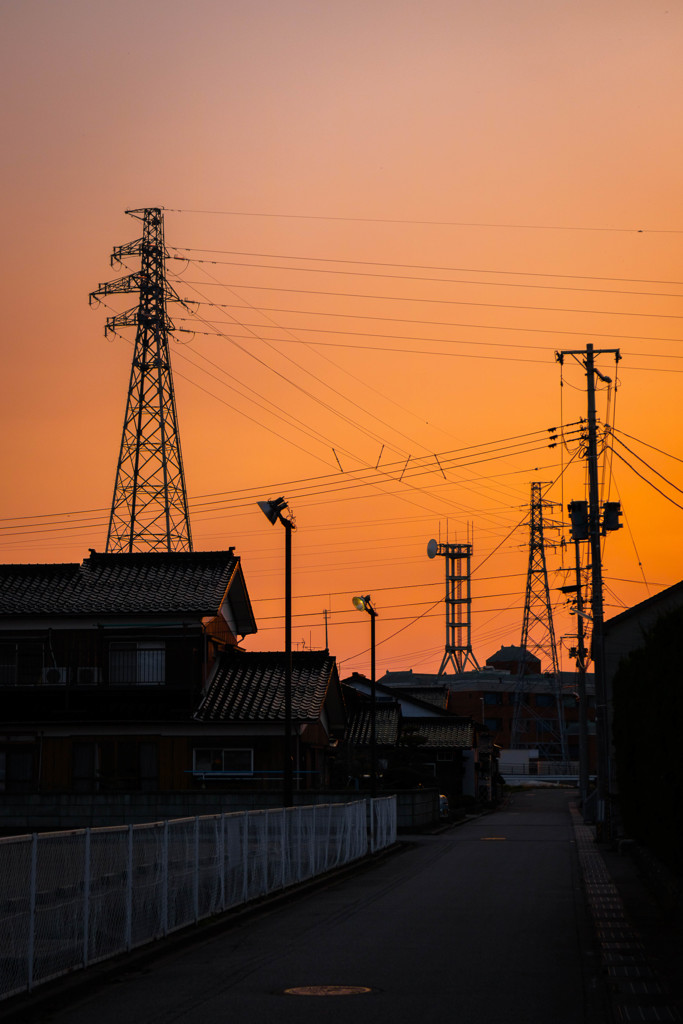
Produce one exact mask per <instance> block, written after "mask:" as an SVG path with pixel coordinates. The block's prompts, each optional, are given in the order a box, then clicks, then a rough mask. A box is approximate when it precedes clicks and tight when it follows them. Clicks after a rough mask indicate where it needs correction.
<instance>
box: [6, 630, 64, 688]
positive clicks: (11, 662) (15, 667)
mask: <svg viewBox="0 0 683 1024" xmlns="http://www.w3.org/2000/svg"><path fill="white" fill-rule="evenodd" d="M65 671H66V670H64V672H65ZM60 678H61V677H60ZM44 681H45V670H44V669H43V645H42V643H39V642H37V641H35V640H30V641H22V642H21V643H3V644H0V686H35V685H36V684H38V683H40V682H44Z"/></svg>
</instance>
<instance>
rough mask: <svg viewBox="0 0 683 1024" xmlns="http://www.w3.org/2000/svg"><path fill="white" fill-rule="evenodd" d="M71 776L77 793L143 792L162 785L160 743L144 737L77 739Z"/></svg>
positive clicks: (74, 746)
mask: <svg viewBox="0 0 683 1024" xmlns="http://www.w3.org/2000/svg"><path fill="white" fill-rule="evenodd" d="M71 777H72V784H73V789H74V792H76V793H100V792H102V793H108V792H118V793H126V792H130V793H135V792H140V791H142V792H143V793H150V792H155V791H156V790H157V789H158V781H159V769H158V751H157V745H156V743H152V742H147V741H140V740H99V741H96V740H93V741H90V742H80V741H78V742H75V743H74V744H73V747H72V750H71Z"/></svg>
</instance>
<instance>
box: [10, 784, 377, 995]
mask: <svg viewBox="0 0 683 1024" xmlns="http://www.w3.org/2000/svg"><path fill="white" fill-rule="evenodd" d="M395 840H396V799H395V797H383V798H380V799H377V800H370V801H367V803H366V801H364V800H359V801H355V802H353V803H338V804H318V805H311V806H306V807H290V808H287V809H284V808H282V809H273V810H265V811H245V812H238V813H231V814H216V815H205V816H202V817H196V818H178V819H174V820H170V821H162V822H153V823H151V824H147V825H127V826H126V825H123V826H117V827H112V828H95V829H79V830H77V831H72V832H49V833H44V834H42V835H39V834H34V835H27V836H20V837H18V838H8V839H0V999H6V998H8V997H9V996H12V995H16V994H18V993H20V992H26V991H31V990H32V989H33V988H34V987H35V986H36V985H39V984H41V983H43V982H46V981H49V980H50V979H52V978H56V977H58V976H59V975H62V974H66V973H68V972H69V971H73V970H78V969H80V968H84V967H88V966H89V965H90V964H95V963H97V962H99V961H101V960H104V959H106V958H107V957H111V956H115V955H117V954H119V953H123V952H126V951H127V950H131V949H133V948H135V947H136V946H141V945H143V944H144V943H147V942H153V941H154V940H155V939H160V938H162V937H163V936H164V935H168V934H169V933H170V932H173V931H175V930H177V929H179V928H184V927H186V926H187V925H191V924H194V923H196V922H197V921H199V920H201V919H202V918H207V917H211V916H212V915H214V914H219V913H221V912H222V911H224V910H228V909H230V908H231V907H236V906H239V905H240V904H244V903H248V902H249V901H250V900H255V899H258V898H259V897H262V896H265V895H267V894H268V893H272V892H277V891H278V890H281V889H285V888H287V887H288V886H292V885H296V884H298V883H300V882H304V881H306V880H307V879H309V878H313V877H314V876H316V875H320V874H323V873H324V872H326V871H331V870H332V869H333V868H337V867H340V866H342V865H343V864H348V863H350V862H352V861H354V860H358V859H359V858H361V857H364V856H366V855H367V854H368V853H369V852H372V853H374V852H376V851H378V850H380V849H383V848H385V847H387V846H390V845H391V844H392V843H393V842H395Z"/></svg>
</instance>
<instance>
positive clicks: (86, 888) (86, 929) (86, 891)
mask: <svg viewBox="0 0 683 1024" xmlns="http://www.w3.org/2000/svg"><path fill="white" fill-rule="evenodd" d="M89 945H90V829H89V828H86V830H85V856H84V865H83V966H84V967H87V966H88V947H89Z"/></svg>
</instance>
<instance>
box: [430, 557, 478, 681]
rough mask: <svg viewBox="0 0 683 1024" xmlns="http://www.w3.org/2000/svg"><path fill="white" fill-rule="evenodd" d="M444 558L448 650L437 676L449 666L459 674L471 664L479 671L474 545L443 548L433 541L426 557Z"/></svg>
mask: <svg viewBox="0 0 683 1024" xmlns="http://www.w3.org/2000/svg"><path fill="white" fill-rule="evenodd" d="M437 555H442V556H443V557H444V558H445V560H446V648H445V650H444V656H443V659H442V661H441V667H440V669H439V672H438V675H440V676H442V675H444V674H445V672H446V668H447V666H448V664H449V663H451V664H452V665H453V668H454V670H455V672H456V673H460V672H464V671H465V666H466V665H467V663H468V662H469V661H471V662H472V664H473V665H474V666H475V668H479V664H478V662H477V659H476V658H475V656H474V652H473V651H472V593H471V585H470V580H471V575H470V571H471V560H472V545H471V544H449V543H446V544H440V543H439V542H438V541H436V540H430V542H429V544H428V545H427V557H428V558H436V556H437Z"/></svg>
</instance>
